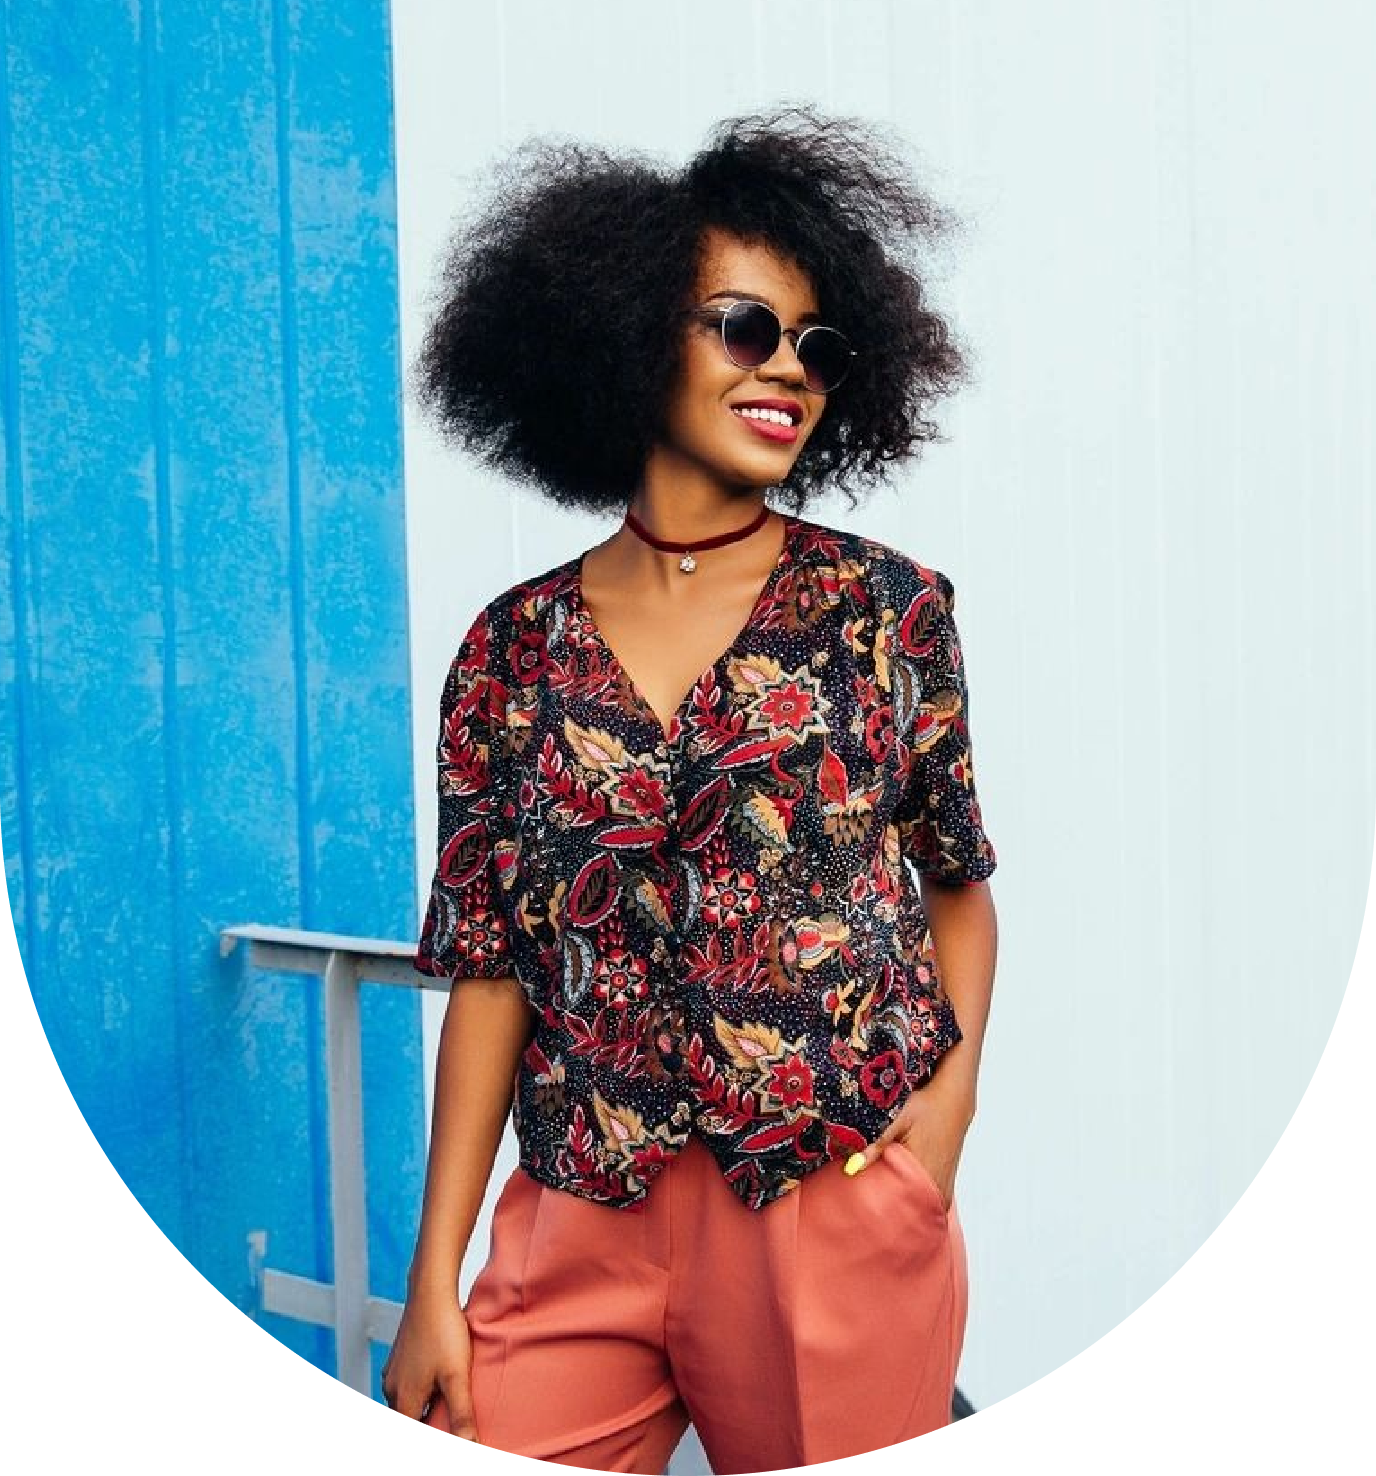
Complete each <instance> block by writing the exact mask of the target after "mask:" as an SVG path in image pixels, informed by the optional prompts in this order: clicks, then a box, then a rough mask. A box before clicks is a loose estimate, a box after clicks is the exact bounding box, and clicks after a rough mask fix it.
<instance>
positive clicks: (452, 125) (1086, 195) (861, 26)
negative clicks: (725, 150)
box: [393, 0, 1376, 1406]
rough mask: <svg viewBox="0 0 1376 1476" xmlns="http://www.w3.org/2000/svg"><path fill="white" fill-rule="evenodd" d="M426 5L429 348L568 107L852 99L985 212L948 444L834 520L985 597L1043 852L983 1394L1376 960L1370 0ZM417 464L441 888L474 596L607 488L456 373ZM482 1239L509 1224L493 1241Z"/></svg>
mask: <svg viewBox="0 0 1376 1476" xmlns="http://www.w3.org/2000/svg"><path fill="white" fill-rule="evenodd" d="M393 9H394V21H393V24H394V37H395V45H396V57H395V65H396V83H397V87H396V92H397V130H398V149H399V171H400V190H401V197H400V212H401V249H402V292H403V314H404V325H405V333H404V351H405V353H406V356H407V360H408V363H409V361H410V359H411V356H412V355H413V354H414V352H415V348H416V345H417V343H418V337H419V333H420V329H421V324H422V303H423V297H424V294H425V292H426V290H427V288H428V287H429V285H430V284H431V282H432V281H433V279H434V269H435V265H436V262H437V260H438V256H439V252H440V249H441V247H442V244H443V240H444V236H445V230H446V227H447V224H448V221H449V219H450V216H451V214H452V212H453V210H454V209H455V208H457V206H458V205H459V203H460V202H461V201H462V200H463V199H464V191H465V174H466V173H468V172H469V171H471V170H473V169H475V168H476V167H478V166H480V165H481V164H483V163H485V162H486V161H487V160H489V159H490V158H491V157H492V156H493V155H494V154H495V153H497V152H498V151H501V150H502V149H504V148H505V147H507V146H509V145H511V144H513V143H515V142H517V141H518V140H520V139H521V138H523V137H525V136H527V135H529V134H531V133H535V132H546V131H553V132H558V133H562V134H567V135H575V136H579V137H585V138H588V139H591V140H593V141H595V142H598V143H602V144H605V145H610V146H614V147H622V146H629V147H636V148H641V149H648V150H650V151H653V152H655V153H659V154H662V155H665V156H667V157H669V158H671V159H673V160H682V159H683V158H685V157H686V156H687V154H688V153H689V152H691V151H692V150H693V149H694V148H695V147H697V146H698V144H699V143H700V141H701V140H702V138H703V136H704V135H705V132H706V130H707V128H708V127H709V125H710V124H711V123H712V122H713V121H715V120H716V119H718V118H719V117H722V116H725V115H728V114H731V113H735V112H741V111H747V110H750V109H753V108H755V107H758V106H760V105H763V104H767V103H771V102H776V101H782V100H801V99H808V100H812V101H815V102H817V103H819V104H820V105H822V106H823V107H825V108H828V109H830V110H833V111H837V112H853V113H859V114H861V115H863V116H866V117H868V118H871V119H874V120H876V121H879V122H889V123H892V124H893V125H894V126H896V127H897V128H899V129H900V130H901V131H902V133H903V135H904V136H905V137H906V139H907V140H908V141H909V142H910V144H911V145H912V150H913V153H914V155H915V156H916V158H917V159H918V160H919V161H921V162H922V163H923V165H924V168H925V173H926V178H927V179H928V181H929V183H930V186H931V188H932V189H933V190H934V191H935V193H937V195H938V196H939V197H940V198H941V199H943V200H944V201H945V202H947V203H949V204H950V205H952V206H954V207H955V208H956V209H957V210H958V211H960V212H962V213H963V214H964V215H965V217H966V220H967V222H968V227H969V228H968V230H967V232H966V235H965V237H964V239H963V240H961V241H960V242H958V243H957V244H956V246H955V248H954V250H953V251H952V253H951V254H950V260H949V262H948V265H947V270H946V274H945V280H944V283H943V285H942V287H941V289H940V292H939V296H940V297H941V298H942V299H943V300H944V301H945V302H947V303H949V304H950V306H951V308H952V309H953V311H954V313H955V316H956V319H957V323H958V326H959V327H960V329H961V330H962V331H963V332H964V334H965V336H966V338H967V339H968V340H970V341H971V342H972V343H973V344H974V346H975V348H976V352H977V356H978V373H979V382H978V384H977V385H976V387H975V388H974V389H972V390H967V391H966V392H965V393H964V394H963V395H962V396H961V397H960V398H959V399H958V400H957V401H955V402H953V404H952V405H951V406H950V407H949V408H948V409H947V411H946V422H945V423H946V425H947V427H948V430H949V432H950V435H951V438H952V439H951V442H950V444H948V445H945V446H939V447H936V448H934V449H933V450H932V451H931V452H930V453H929V455H928V456H927V458H926V459H925V460H924V462H923V464H922V465H921V467H920V468H919V469H917V470H914V471H911V472H909V473H907V474H904V475H901V476H900V477H899V478H898V479H897V482H896V485H895V487H894V489H893V490H892V492H886V493H885V494H883V495H880V496H876V497H875V498H874V499H873V500H872V501H871V502H869V503H868V504H866V505H864V506H862V507H861V508H860V509H858V510H856V511H855V512H853V513H850V512H847V511H846V510H845V509H844V505H831V506H825V507H819V508H817V509H814V510H812V511H810V514H809V515H810V516H813V517H815V518H817V519H819V520H820V521H823V522H828V521H830V522H834V523H839V524H843V525H845V526H849V527H853V528H856V529H859V530H861V531H864V532H866V533H870V534H873V535H875V536H877V537H880V538H883V539H886V540H887V541H889V542H892V543H894V544H896V545H898V546H900V547H902V548H904V549H905V550H907V551H908V552H910V553H912V554H914V555H915V556H917V557H919V558H920V559H922V560H923V561H924V562H926V563H929V564H934V565H936V566H937V567H939V568H941V569H943V570H945V571H946V572H947V573H948V574H949V575H950V576H951V578H952V579H953V580H954V582H955V584H956V587H957V590H958V593H959V612H960V617H961V627H962V633H963V635H964V640H965V645H966V654H967V660H968V663H969V670H970V678H971V691H972V705H971V711H972V726H973V732H974V735H975V751H976V755H977V767H978V772H979V776H980V789H981V798H982V802H983V807H984V812H985V817H986V821H987V823H988V826H989V831H990V834H991V836H992V837H993V838H994V841H995V845H996V846H997V848H998V851H999V856H1000V862H1001V864H1000V869H999V871H998V874H997V875H996V876H995V877H994V879H993V881H992V883H991V885H992V887H993V891H994V895H995V898H996V901H997V904H998V909H999V916H1000V926H1001V937H1002V942H1001V956H1000V965H999V973H998V980H997V985H996V990H995V1002H994V1013H993V1020H992V1024H991V1027H990V1036H989V1041H988V1048H987V1053H986V1066H985V1070H984V1075H983V1084H982V1094H981V1110H980V1115H979V1119H978V1122H977V1124H976V1127H975V1129H974V1131H973V1134H972V1137H971V1139H970V1142H969V1146H968V1148H967V1153H966V1159H965V1164H964V1166H963V1169H962V1175H961V1184H960V1194H961V1204H962V1213H963V1218H964V1222H965V1225H966V1231H967V1236H968V1240H969V1244H970V1252H971V1275H972V1307H971V1324H970V1333H969V1338H968V1341H967V1347H966V1354H965V1358H964V1361H963V1364H962V1367H961V1372H960V1383H961V1386H962V1388H963V1389H964V1390H965V1391H966V1392H967V1393H968V1394H969V1396H970V1398H971V1399H972V1400H973V1401H974V1403H975V1404H976V1405H977V1406H986V1405H988V1404H990V1403H992V1402H993V1401H995V1400H998V1399H1001V1398H1003V1397H1005V1396H1006V1395H1008V1394H1011V1393H1013V1392H1014V1391H1016V1390H1018V1389H1020V1388H1023V1387H1024V1386H1026V1385H1027V1384H1029V1383H1031V1382H1033V1381H1034V1380H1036V1379H1037V1378H1039V1377H1040V1376H1041V1375H1043V1374H1045V1373H1047V1372H1049V1371H1050V1370H1052V1369H1053V1368H1055V1367H1057V1366H1058V1365H1059V1364H1061V1363H1062V1362H1064V1361H1065V1360H1066V1359H1068V1358H1070V1357H1072V1356H1073V1355H1075V1354H1076V1353H1078V1352H1080V1351H1081V1350H1083V1349H1084V1348H1086V1347H1087V1346H1088V1345H1089V1344H1090V1343H1092V1342H1094V1341H1095V1340H1096V1339H1097V1338H1099V1337H1100V1336H1101V1335H1102V1334H1103V1333H1105V1332H1106V1331H1108V1330H1109V1329H1110V1328H1112V1327H1113V1326H1114V1325H1115V1324H1116V1323H1118V1322H1119V1321H1120V1320H1121V1319H1122V1318H1123V1317H1124V1316H1126V1315H1127V1314H1128V1313H1130V1312H1131V1311H1132V1310H1133V1309H1134V1308H1136V1307H1138V1306H1139V1305H1140V1304H1141V1303H1142V1302H1144V1301H1145V1300H1146V1299H1147V1298H1148V1297H1150V1296H1151V1295H1152V1293H1153V1292H1154V1291H1156V1290H1157V1288H1159V1287H1160V1286H1161V1285H1162V1284H1163V1283H1164V1282H1165V1281H1166V1280H1167V1279H1168V1278H1169V1277H1170V1276H1171V1275H1172V1273H1173V1272H1174V1271H1175V1270H1176V1269H1177V1268H1178V1267H1179V1266H1180V1265H1181V1264H1182V1263H1183V1262H1184V1261H1185V1260H1186V1259H1187V1258H1188V1257H1189V1256H1190V1255H1191V1254H1192V1253H1193V1252H1194V1251H1195V1250H1196V1249H1197V1248H1198V1247H1199V1246H1200V1245H1201V1244H1202V1243H1203V1241H1204V1240H1205V1239H1206V1238H1207V1237H1208V1235H1209V1234H1210V1232H1211V1231H1212V1230H1213V1229H1214V1227H1215V1226H1216V1225H1217V1224H1218V1223H1219V1222H1220V1220H1221V1219H1222V1218H1223V1216H1224V1215H1226V1214H1227V1212H1228V1211H1229V1209H1230V1208H1231V1207H1232V1205H1233V1204H1234V1202H1235V1201H1236V1200H1237V1198H1238V1196H1239V1195H1240V1193H1241V1192H1242V1190H1243V1189H1244V1188H1245V1187H1246V1185H1247V1184H1248V1182H1249V1181H1250V1180H1251V1178H1252V1177H1253V1175H1254V1174H1255V1173H1256V1171H1257V1169H1258V1168H1259V1167H1260V1165H1261V1163H1262V1162H1263V1161H1264V1160H1265V1158H1266V1156H1267V1155H1268V1153H1269V1152H1270V1150H1271V1148H1272V1147H1273V1146H1274V1144H1275V1142H1276V1140H1277V1138H1278V1137H1279V1135H1280V1132H1281V1130H1282V1128H1283V1127H1284V1125H1285V1123H1286V1122H1287V1120H1288V1119H1289V1117H1290V1115H1291V1113H1292V1111H1293V1110H1294V1107H1295V1104H1296V1103H1297V1101H1298V1100H1299V1097H1300V1095H1301V1094H1302V1093H1303V1091H1304V1089H1305V1086H1306V1084H1307V1083H1308V1081H1309V1078H1310V1076H1311V1074H1312V1072H1313V1069H1314V1066H1315V1064H1316V1062H1317V1060H1318V1057H1319V1054H1320V1052H1321V1051H1322V1049H1323V1046H1324V1042H1325V1040H1326V1039H1327V1036H1328V1032H1329V1029H1330V1027H1331V1025H1332V1022H1333V1018H1334V1014H1335V1012H1336V1009H1337V1004H1338V1001H1339V998H1340V996H1341V994H1342V991H1343V988H1344V987H1345V984H1346V981H1347V977H1348V971H1349V968H1350V966H1351V962H1352V957H1353V952H1354V948H1355V944H1356V938H1357V930H1358V927H1359V924H1360V916H1361V904H1362V899H1363V898H1364V897H1365V895H1366V889H1367V881H1368V875H1369V868H1370V863H1371V851H1372V813H1373V808H1376V760H1374V758H1373V744H1372V736H1371V735H1372V731H1373V671H1376V619H1374V618H1373V610H1374V609H1376V600H1373V546H1374V544H1376V539H1374V538H1373V525H1372V515H1371V498H1372V492H1373V487H1372V482H1373V475H1372V473H1373V436H1372V415H1371V407H1372V404H1373V397H1374V392H1376V373H1374V372H1373V359H1374V358H1376V348H1374V344H1376V338H1374V337H1373V311H1372V309H1373V297H1374V296H1376V291H1374V289H1373V278H1372V272H1371V263H1372V261H1373V260H1376V229H1374V226H1376V220H1374V216H1376V205H1374V204H1373V192H1372V190H1371V179H1372V159H1371V153H1372V140H1373V138H1376V116H1374V111H1376V110H1374V109H1373V104H1372V102H1371V94H1370V91H1369V88H1368V86H1367V78H1366V77H1365V75H1364V61H1365V59H1366V58H1368V57H1369V56H1370V55H1371V54H1372V46H1373V42H1374V41H1376V27H1373V23H1372V22H1371V21H1370V20H1369V19H1368V18H1367V12H1366V10H1365V9H1364V7H1362V6H1361V5H1359V4H1357V3H1355V0H1354V3H1347V4H1337V3H1332V4H1318V5H1311V6H1309V7H1306V8H1305V9H1304V11H1303V12H1301V11H1300V8H1299V7H1296V6H1293V5H1285V4H1278V3H1270V0H1268V3H1243V0H1230V3H1222V0H1220V3H1211V4H1204V5H1198V4H1194V5H1192V4H1189V3H1187V0H1163V3H1158V4H1155V5H1151V6H1145V5H1140V4H1128V3H1104V0H1060V3H1041V4H1037V5H1027V4H1020V3H1015V0H1005V3H991V0H982V3H970V0H965V3H961V4H957V3H955V0H951V3H942V4H936V3H932V4H924V3H910V4H903V3H881V0H866V3H856V0H848V3H846V4H841V3H811V4H808V3H802V0H800V3H798V4H795V5H793V6H790V7H787V9H786V10H785V9H784V8H783V7H766V6H765V5H764V4H762V3H759V0H755V3H749V0H733V3H729V4H726V3H715V0H714V3H699V4H696V5H694V6H692V7H687V6H677V7H673V8H670V7H656V8H651V7H646V6H643V5H631V4H629V3H624V0H600V3H595V0H588V3H584V4H583V5H581V6H574V5H544V4H537V3H533V0H525V3H507V4H494V3H482V4H476V3H469V4H461V5H446V6H440V5H435V4H424V3H421V0H394V4H393ZM406 474H407V516H408V520H409V528H408V537H409V546H410V581H411V593H412V603H411V621H412V625H411V631H412V663H413V665H412V670H413V681H414V690H415V692H416V725H415V754H416V785H417V788H416V793H417V806H418V814H419V830H420V852H419V856H418V866H419V871H420V875H421V878H422V883H423V884H424V883H425V882H428V877H429V872H430V868H431V866H432V864H433V852H432V839H433V837H432V830H433V823H434V799H433V773H432V764H433V744H434V737H435V725H436V715H437V711H438V707H437V704H438V696H439V688H440V682H441V680H442V678H443V674H444V669H445V666H446V664H447V662H448V660H449V658H450V656H451V655H452V654H453V649H454V646H455V644H456V642H457V640H458V637H459V635H460V634H461V633H462V631H463V629H464V628H465V627H466V625H467V623H468V621H469V620H470V619H471V618H472V616H473V614H474V613H475V612H476V611H477V609H478V607H479V606H480V605H481V604H482V603H483V602H484V601H485V600H486V599H487V598H489V597H490V596H491V595H492V594H494V593H496V592H497V591H498V590H500V589H501V588H503V587H504V586H505V585H507V584H510V583H511V582H513V581H514V580H515V579H517V578H518V577H520V576H522V575H525V574H531V573H534V572H537V571H539V570H541V569H544V568H546V567H548V566H549V565H551V564H554V563H557V562H559V561H560V560H562V559H564V558H568V557H570V556H571V555H572V554H573V553H575V552H577V551H578V550H580V549H582V548H585V547H587V546H589V545H590V544H591V543H593V542H596V541H598V540H599V539H600V538H601V537H603V536H604V535H605V533H606V531H608V527H609V525H608V524H605V523H595V522H593V521H592V520H589V519H583V518H575V517H573V516H570V515H567V514H563V513H560V512H558V511H557V510H555V509H552V508H547V507H545V506H543V505H537V504H536V503H535V502H533V501H532V500H531V499H529V498H528V497H526V496H524V495H520V496H518V495H513V494H511V493H509V492H508V490H507V489H506V488H505V487H504V486H503V485H500V484H499V483H498V482H497V481H496V479H494V478H493V477H491V476H489V475H488V474H486V473H484V472H483V471H481V470H480V469H478V468H477V467H476V466H475V465H473V464H470V463H468V462H465V461H463V460H461V459H459V457H458V456H457V454H456V453H453V452H450V451H447V450H444V449H442V448H440V447H439V446H438V443H437V441H436V439H435V437H434V436H433V434H432V433H431V432H429V431H428V429H426V428H425V427H424V426H423V425H422V424H421V423H420V422H419V421H418V420H417V418H416V416H415V414H414V412H413V411H409V412H408V421H407V442H406ZM435 1003H436V1005H438V1004H439V1003H440V1001H439V999H437V1000H436V1001H435ZM435 1026H436V1020H435V1018H434V1017H433V1016H432V1020H431V1031H432V1034H431V1045H432V1047H433V1031H434V1029H435ZM514 1161H515V1159H514V1143H510V1142H509V1143H508V1144H507V1156H506V1158H505V1159H504V1160H503V1164H499V1168H498V1172H497V1174H496V1175H494V1181H493V1185H494V1188H493V1193H494V1194H495V1188H496V1186H497V1185H498V1184H499V1183H500V1178H501V1176H502V1174H503V1172H504V1166H503V1165H505V1166H509V1165H510V1164H511V1163H514ZM1294 1187H1295V1192H1296V1193H1297V1194H1303V1193H1304V1192H1305V1189H1306V1186H1305V1185H1304V1184H1303V1183H1298V1184H1296V1185H1295V1186H1294ZM486 1249H487V1247H486V1228H485V1224H484V1226H483V1227H480V1233H479V1234H478V1235H476V1236H475V1239H474V1244H473V1247H472V1249H471V1254H470V1265H469V1268H468V1271H467V1273H466V1274H467V1275H468V1276H469V1277H470V1278H471V1276H472V1275H473V1274H475V1273H476V1270H477V1267H478V1266H479V1265H480V1264H481V1261H482V1259H483V1257H484V1256H485V1254H486ZM1321 1254H1322V1241H1321V1235H1320V1236H1319V1238H1317V1239H1316V1240H1315V1241H1314V1242H1313V1243H1311V1244H1309V1245H1308V1246H1306V1247H1304V1248H1303V1250H1302V1256H1308V1255H1321ZM1287 1276H1288V1273H1287ZM1293 1288H1294V1282H1293V1280H1291V1281H1290V1282H1289V1284H1288V1286H1287V1287H1286V1288H1282V1289H1281V1293H1280V1294H1282V1295H1290V1294H1292V1293H1293ZM1200 1393H1201V1397H1204V1398H1206V1397H1207V1391H1206V1390H1201V1391H1200Z"/></svg>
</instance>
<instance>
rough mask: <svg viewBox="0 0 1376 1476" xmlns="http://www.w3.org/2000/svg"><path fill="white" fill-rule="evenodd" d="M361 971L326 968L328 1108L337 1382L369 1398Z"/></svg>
mask: <svg viewBox="0 0 1376 1476" xmlns="http://www.w3.org/2000/svg"><path fill="white" fill-rule="evenodd" d="M358 983H359V976H358V969H357V966H356V963H355V961H354V959H353V958H351V957H350V956H349V955H348V954H346V953H339V952H332V953H331V954H330V957H329V962H328V963H327V964H326V966H325V1053H326V1055H325V1060H326V1074H327V1077H328V1081H329V1104H330V1108H329V1110H330V1213H331V1218H332V1220H333V1226H334V1295H335V1317H334V1323H335V1345H336V1349H337V1359H338V1377H339V1379H340V1380H341V1381H342V1382H343V1383H345V1384H348V1385H349V1387H350V1388H352V1389H357V1390H359V1391H360V1392H361V1393H364V1394H366V1393H368V1392H369V1391H370V1387H371V1384H372V1367H371V1363H370V1359H369V1349H368V1214H367V1203H366V1198H365V1193H364V1173H363V1044H362V1035H361V1032H360V1029H359V1014H358Z"/></svg>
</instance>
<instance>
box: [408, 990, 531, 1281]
mask: <svg viewBox="0 0 1376 1476" xmlns="http://www.w3.org/2000/svg"><path fill="white" fill-rule="evenodd" d="M533 1024H534V1017H533V1015H532V1013H531V1008H530V1005H529V1003H528V1002H527V1000H526V997H525V995H524V994H523V993H522V991H521V988H520V985H519V984H518V983H517V981H516V980H515V979H513V978H503V979H482V978H469V979H462V980H460V981H459V982H458V983H456V984H455V985H454V986H453V988H452V989H451V990H450V994H449V1005H448V1008H447V1009H446V1011H445V1016H444V1026H443V1028H442V1030H441V1032H440V1044H439V1054H438V1057H437V1059H436V1063H435V1106H434V1116H433V1120H432V1124H431V1132H430V1155H429V1162H428V1164H427V1167H426V1174H425V1195H424V1200H423V1203H422V1207H421V1221H420V1232H419V1234H418V1236H417V1239H416V1252H415V1255H414V1257H413V1258H412V1261H411V1272H410V1277H409V1288H410V1290H412V1291H415V1290H416V1289H418V1288H425V1287H435V1288H444V1289H445V1290H446V1291H447V1292H449V1293H452V1292H453V1291H454V1289H455V1287H456V1286H457V1285H458V1279H459V1269H460V1267H461V1266H462V1264H463V1257H464V1252H465V1251H466V1250H467V1248H468V1241H469V1238H470V1237H471V1236H472V1234H473V1225H474V1222H475V1221H476V1219H477V1217H478V1210H479V1208H480V1207H481V1205H482V1201H483V1195H484V1194H485V1193H486V1191H487V1181H488V1179H489V1178H490V1177H491V1174H492V1164H493V1160H494V1159H495V1158H496V1156H497V1146H498V1144H499V1143H500V1141H501V1137H502V1132H503V1130H504V1129H505V1126H506V1120H507V1117H508V1114H509V1113H510V1111H511V1099H512V1092H513V1090H514V1084H515V1079H516V1068H517V1066H518V1064H519V1062H520V1057H521V1053H522V1051H523V1050H524V1049H525V1046H526V1043H527V1041H528V1040H529V1039H530V1034H531V1029H532V1026H533Z"/></svg>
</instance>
